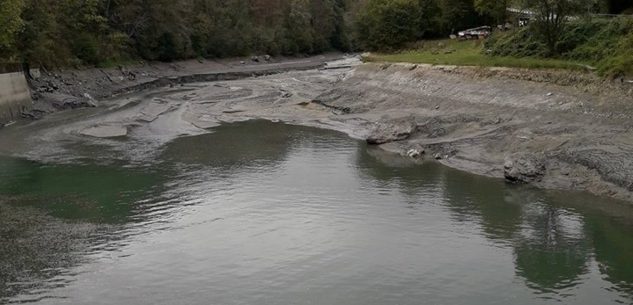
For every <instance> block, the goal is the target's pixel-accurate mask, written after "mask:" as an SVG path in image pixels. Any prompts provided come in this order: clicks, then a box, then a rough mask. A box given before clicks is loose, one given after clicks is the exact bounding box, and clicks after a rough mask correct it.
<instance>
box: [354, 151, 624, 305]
mask: <svg viewBox="0 0 633 305" xmlns="http://www.w3.org/2000/svg"><path fill="white" fill-rule="evenodd" d="M358 156H359V158H358V163H359V167H360V168H361V170H362V172H363V174H364V176H365V177H371V179H373V180H375V181H377V183H379V184H380V185H396V186H397V187H399V188H400V189H401V192H402V193H404V194H409V195H414V194H418V193H419V192H420V191H423V190H424V189H427V190H428V189H429V188H432V189H436V190H438V191H440V192H443V198H444V201H445V202H444V204H445V205H446V207H447V208H448V209H449V210H450V213H451V215H452V218H453V219H454V220H455V221H458V222H465V223H472V224H476V225H479V226H480V227H481V230H482V233H483V234H484V236H486V238H488V239H489V240H490V241H491V242H493V243H495V244H498V245H499V246H500V247H509V248H511V249H512V250H513V253H514V263H515V270H516V274H517V275H518V276H519V277H521V278H523V279H524V280H525V283H526V285H527V286H528V287H529V288H531V289H533V290H534V292H535V293H536V294H538V295H542V296H543V297H544V298H554V299H559V300H562V299H564V298H565V297H567V296H569V295H571V293H570V291H572V289H573V288H574V287H576V286H579V285H581V284H583V278H584V277H583V276H584V275H586V274H587V273H589V272H590V270H589V268H590V267H589V266H590V265H591V264H592V260H595V262H596V263H597V265H598V267H599V272H600V273H601V274H602V276H603V277H604V279H606V280H607V281H608V282H610V283H611V284H612V285H613V286H612V287H611V288H608V290H612V291H615V292H617V293H619V294H620V296H621V297H622V298H624V299H626V300H628V301H630V300H631V298H633V234H632V233H631V232H633V208H632V207H631V206H628V205H626V204H623V203H620V202H614V201H612V200H609V199H605V198H600V197H596V196H592V195H590V194H584V193H567V192H555V191H543V190H536V189H532V188H530V187H525V186H517V185H508V184H506V183H505V182H504V181H502V180H500V179H491V178H485V177H480V176H475V175H470V174H467V173H464V172H461V171H457V170H453V169H450V168H447V167H444V166H441V165H439V164H437V163H435V162H425V163H423V164H421V165H413V164H412V163H411V162H410V161H407V160H406V158H403V157H399V156H394V155H389V154H385V153H384V152H380V151H378V150H376V149H374V148H371V147H369V148H364V147H363V148H361V149H360V150H359V153H358ZM407 162H408V163H409V166H407V165H406V164H407ZM624 302H627V301H624Z"/></svg>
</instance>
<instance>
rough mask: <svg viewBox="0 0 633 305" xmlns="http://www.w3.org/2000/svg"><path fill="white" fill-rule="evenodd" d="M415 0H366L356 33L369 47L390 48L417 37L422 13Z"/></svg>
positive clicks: (419, 34)
mask: <svg viewBox="0 0 633 305" xmlns="http://www.w3.org/2000/svg"><path fill="white" fill-rule="evenodd" d="M422 15H423V14H422V12H421V8H420V3H419V1H417V0H369V3H368V4H367V7H366V8H365V9H364V10H363V11H362V12H361V13H360V14H359V17H358V21H357V28H358V35H359V38H360V40H361V41H362V43H363V45H364V46H365V47H366V48H369V49H393V48H398V47H401V46H402V45H403V44H404V43H406V42H410V41H415V40H416V39H419V38H421V36H422V35H421V34H422V29H421V23H420V21H421V20H420V19H421V18H420V17H421V16H422Z"/></svg>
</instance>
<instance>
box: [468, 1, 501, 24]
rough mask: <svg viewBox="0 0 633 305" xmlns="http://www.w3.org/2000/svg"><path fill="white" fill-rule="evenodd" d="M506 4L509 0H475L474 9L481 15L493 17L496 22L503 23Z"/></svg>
mask: <svg viewBox="0 0 633 305" xmlns="http://www.w3.org/2000/svg"><path fill="white" fill-rule="evenodd" d="M508 4H509V0H475V9H476V10H477V12H479V13H480V14H482V15H489V16H491V17H492V18H494V20H495V22H496V23H497V24H503V23H504V22H505V20H506V15H507V14H506V10H507V8H508Z"/></svg>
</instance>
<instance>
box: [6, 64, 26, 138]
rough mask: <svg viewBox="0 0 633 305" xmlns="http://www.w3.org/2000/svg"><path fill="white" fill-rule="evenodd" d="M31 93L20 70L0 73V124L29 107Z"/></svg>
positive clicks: (12, 118)
mask: <svg viewBox="0 0 633 305" xmlns="http://www.w3.org/2000/svg"><path fill="white" fill-rule="evenodd" d="M31 106H32V102H31V93H30V92H29V87H28V84H27V82H26V77H25V76H24V73H22V72H13V73H3V74H0V126H1V125H2V124H5V123H7V122H10V121H13V120H15V119H17V118H19V117H20V113H22V112H24V111H28V110H30V109H31Z"/></svg>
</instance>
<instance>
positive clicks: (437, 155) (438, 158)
mask: <svg viewBox="0 0 633 305" xmlns="http://www.w3.org/2000/svg"><path fill="white" fill-rule="evenodd" d="M433 158H435V160H442V154H440V153H437V154H435V155H433Z"/></svg>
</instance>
